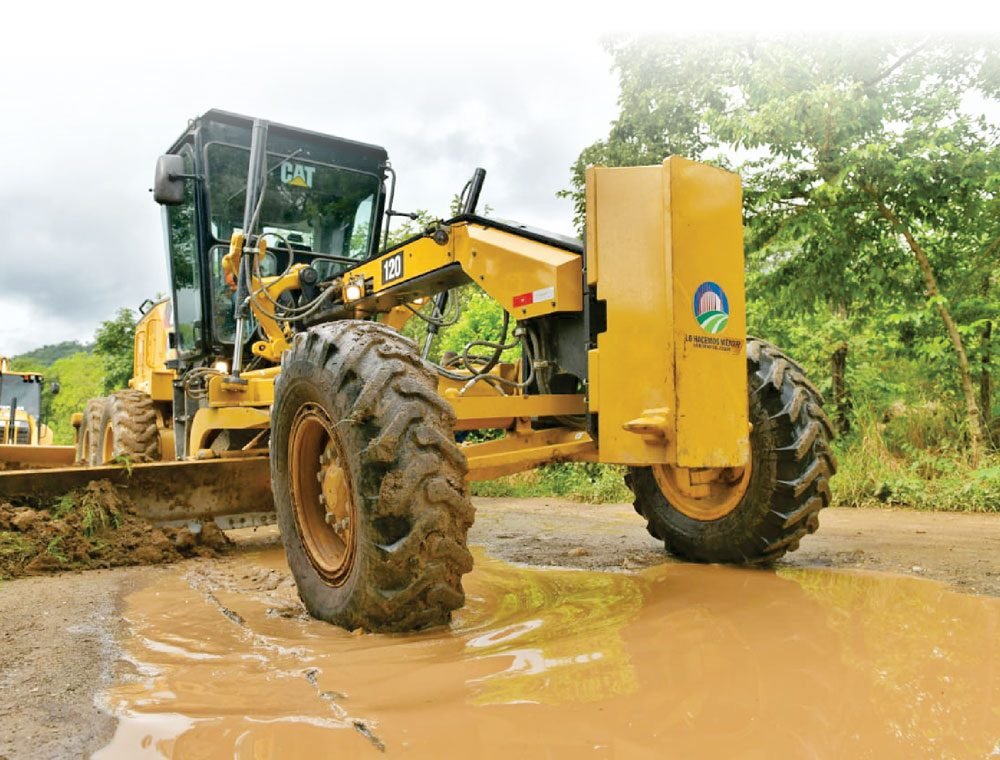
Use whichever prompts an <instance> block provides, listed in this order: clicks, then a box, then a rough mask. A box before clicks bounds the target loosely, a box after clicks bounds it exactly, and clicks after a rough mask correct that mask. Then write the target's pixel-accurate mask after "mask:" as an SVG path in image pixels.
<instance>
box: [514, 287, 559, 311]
mask: <svg viewBox="0 0 1000 760" xmlns="http://www.w3.org/2000/svg"><path fill="white" fill-rule="evenodd" d="M555 299H556V289H555V288H540V289H538V290H533V291H531V292H530V293H521V295H519V296H514V308H515V309H516V308H518V307H519V306H530V305H531V304H533V303H541V302H542V301H554V300H555Z"/></svg>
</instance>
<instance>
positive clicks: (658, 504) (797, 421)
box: [625, 338, 837, 564]
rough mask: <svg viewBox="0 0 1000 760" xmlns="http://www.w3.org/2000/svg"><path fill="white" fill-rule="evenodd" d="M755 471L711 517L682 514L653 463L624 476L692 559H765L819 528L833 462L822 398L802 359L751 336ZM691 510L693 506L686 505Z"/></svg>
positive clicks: (655, 530)
mask: <svg viewBox="0 0 1000 760" xmlns="http://www.w3.org/2000/svg"><path fill="white" fill-rule="evenodd" d="M747 372H748V375H749V377H748V381H749V392H750V422H751V423H752V424H753V430H752V431H751V434H750V450H751V454H750V456H751V460H752V461H751V472H750V475H749V482H748V483H747V484H746V485H745V488H746V490H745V492H744V494H743V496H742V498H741V499H740V501H739V503H738V504H737V505H736V507H735V508H734V509H732V511H730V512H729V513H728V514H726V515H724V516H723V517H720V518H718V519H714V520H698V519H693V518H692V517H690V516H688V514H685V513H684V512H682V511H681V510H680V509H678V508H677V507H676V506H675V505H673V504H671V503H670V502H669V501H668V500H667V498H666V497H665V496H664V494H663V491H662V489H661V488H660V486H659V485H658V484H657V481H656V477H655V476H654V473H653V468H651V467H631V468H629V474H628V475H627V476H626V478H625V482H626V484H627V485H628V486H629V488H631V489H632V492H633V493H634V494H635V509H636V511H637V512H638V513H639V514H640V515H642V516H643V517H645V518H646V520H647V527H648V529H649V532H650V533H651V534H652V535H653V536H654V537H656V538H658V539H660V540H662V541H663V543H664V546H665V547H666V550H667V551H668V552H670V553H671V554H674V555H676V556H678V557H681V558H683V559H686V560H692V561H695V562H735V563H747V564H767V563H769V562H772V561H774V560H776V559H778V558H779V557H781V556H782V555H783V554H785V553H786V552H789V551H794V550H795V549H797V548H798V546H799V541H800V540H801V539H802V537H803V536H805V535H806V534H807V533H813V532H815V530H816V529H817V528H818V527H819V515H818V513H819V511H820V510H821V509H823V508H824V507H826V506H828V505H829V503H830V484H829V481H830V478H831V477H832V476H833V474H834V473H835V472H836V468H837V466H836V461H835V459H834V456H833V452H832V451H831V450H830V445H829V442H830V440H832V438H833V428H832V426H831V425H830V422H829V420H828V419H827V417H826V415H825V414H824V413H823V410H822V407H821V405H822V401H823V400H822V397H821V396H820V393H819V391H817V390H816V388H815V387H814V386H813V385H812V383H810V382H809V381H808V380H807V379H806V377H805V373H804V372H803V370H802V367H800V366H799V365H798V364H796V363H795V362H794V361H792V360H791V359H789V358H788V357H787V356H786V355H785V354H783V353H782V352H781V351H779V350H778V349H777V348H776V347H774V346H772V345H771V344H770V343H766V342H765V341H762V340H758V339H755V338H750V339H748V340H747ZM686 511H687V512H688V513H689V514H690V513H691V510H690V509H688V510H686Z"/></svg>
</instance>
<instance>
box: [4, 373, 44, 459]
mask: <svg viewBox="0 0 1000 760" xmlns="http://www.w3.org/2000/svg"><path fill="white" fill-rule="evenodd" d="M44 384H45V378H44V377H43V376H42V374H41V373H39V372H15V371H14V370H12V369H11V363H10V359H9V358H7V357H6V356H0V450H3V451H5V452H9V453H8V454H7V455H6V456H4V455H2V454H0V463H3V462H8V461H22V460H27V461H29V462H30V461H31V460H33V459H38V457H37V456H31V455H30V454H29V455H28V456H25V451H26V449H25V448H24V447H31V448H32V449H33V450H34V451H33V453H36V454H37V450H38V449H42V448H44V449H48V448H51V447H52V430H51V428H49V426H48V425H46V424H45V423H44V422H43V421H42V387H43V386H44ZM49 390H50V392H51V393H53V394H56V393H58V392H59V383H52V385H51V386H50V388H49ZM8 447H9V448H8ZM15 447H17V448H15ZM43 459H44V457H43Z"/></svg>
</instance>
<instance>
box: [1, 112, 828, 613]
mask: <svg viewBox="0 0 1000 760" xmlns="http://www.w3.org/2000/svg"><path fill="white" fill-rule="evenodd" d="M484 177H485V172H483V171H482V170H476V172H475V174H474V175H473V177H472V179H471V180H470V181H469V183H468V184H467V185H466V188H465V190H464V191H463V193H462V208H461V212H460V213H459V214H458V215H457V216H455V217H453V218H451V219H447V220H441V221H439V222H437V223H435V224H433V225H431V226H429V227H428V228H427V229H425V230H424V231H423V232H422V233H421V234H418V235H416V236H414V237H412V238H410V239H408V240H405V241H403V242H401V243H398V244H395V245H392V246H388V245H386V241H387V240H388V229H387V226H388V222H389V221H390V220H391V219H393V218H394V217H396V216H399V215H400V214H399V212H397V211H396V210H395V209H394V208H393V197H394V188H395V174H394V173H393V171H392V169H391V167H390V165H389V161H388V155H387V153H386V151H385V150H384V149H382V148H379V147H376V146H372V145H367V144H363V143H358V142H352V141H348V140H344V139H339V138H335V137H331V136H327V135H322V134H318V133H315V132H308V131H304V130H301V129H294V128H290V127H287V126H282V125H279V124H276V123H269V122H266V121H263V120H260V119H251V118H246V117H243V116H238V115H235V114H230V113H225V112H221V111H209V112H208V113H206V114H204V115H203V116H202V117H200V118H198V119H195V120H194V121H192V122H191V124H190V126H189V127H188V129H187V130H186V131H185V132H184V133H183V134H182V135H181V137H180V138H179V139H178V140H177V141H176V142H175V143H174V144H173V145H172V146H171V148H170V149H169V151H168V153H167V154H166V155H164V156H162V157H161V158H160V159H159V161H158V163H157V166H156V174H155V185H154V197H155V199H156V201H157V202H158V203H160V204H161V205H162V207H163V213H164V224H165V230H166V244H167V255H168V260H169V266H170V273H171V295H170V298H169V299H168V300H167V301H164V302H161V303H159V304H157V305H155V306H154V307H153V308H151V309H149V310H148V311H147V313H146V314H145V316H144V318H143V320H142V321H141V322H140V324H139V328H138V331H137V335H136V351H135V362H136V364H135V377H134V378H133V380H132V383H131V387H130V388H129V389H128V390H125V391H121V392H118V393H116V394H113V395H112V396H111V397H110V398H108V399H98V400H95V401H94V402H92V403H91V404H90V405H88V410H87V413H86V415H85V419H84V420H83V426H82V430H81V435H80V441H81V445H80V450H79V456H80V458H81V459H83V460H86V461H87V462H88V463H89V464H90V465H91V467H89V468H86V469H84V468H76V469H73V468H69V469H63V470H51V471H49V472H47V473H34V474H31V473H13V474H11V473H7V474H4V475H3V476H0V494H3V493H4V492H7V493H12V492H15V491H34V492H35V493H54V492H55V491H56V490H58V489H59V488H65V487H68V486H69V485H72V484H74V483H79V482H83V481H84V480H85V479H87V478H93V477H115V478H116V482H120V483H122V484H123V485H125V486H127V487H128V488H129V489H130V492H131V493H132V494H133V496H134V497H135V499H136V501H137V502H138V503H139V504H140V505H141V508H142V509H143V510H144V512H145V513H146V514H147V515H149V516H150V517H152V518H153V519H161V520H169V519H191V518H194V517H200V518H203V519H204V518H209V517H216V518H222V517H226V516H228V518H229V519H230V524H239V520H240V519H245V520H249V521H252V520H254V519H256V518H258V517H262V516H265V515H266V514H268V513H270V512H271V511H272V510H273V511H274V512H276V515H277V521H278V524H279V527H280V530H281V535H282V540H283V542H284V546H285V549H286V553H287V557H288V562H289V565H290V567H291V570H292V573H293V575H294V576H295V580H296V582H297V584H298V588H299V593H300V595H301V597H302V599H303V601H304V603H305V605H306V607H307V608H308V609H309V611H310V612H311V613H312V614H313V615H314V616H316V617H319V618H322V619H324V620H328V621H331V622H333V623H337V624H339V625H342V626H345V627H347V628H355V627H363V628H365V629H368V630H408V629H414V628H421V627H425V626H430V625H435V624H440V623H443V622H446V621H447V620H448V619H449V615H450V613H451V611H452V610H454V609H456V608H458V607H460V606H461V605H462V604H463V600H464V596H463V591H462V576H463V574H465V573H467V572H468V571H469V570H470V569H471V567H472V557H471V555H470V554H469V552H468V550H467V548H466V533H467V531H468V529H469V526H470V525H471V524H472V521H473V515H474V510H473V507H472V504H471V502H470V499H469V482H470V481H474V480H485V479H490V478H495V477H498V476H501V475H506V474H510V473H515V472H518V471H523V470H526V469H530V468H534V467H538V466H540V465H545V464H548V463H553V462H568V461H582V462H604V463H612V464H617V465H624V466H625V467H626V468H627V473H628V474H627V476H626V481H627V483H628V485H629V487H630V488H631V490H632V491H633V493H634V494H635V507H636V510H637V511H638V512H639V514H640V515H641V516H642V517H644V518H645V519H646V520H647V522H648V527H649V530H650V532H651V533H652V534H653V535H654V536H655V537H656V538H658V539H660V540H662V541H663V542H664V544H665V546H666V548H667V550H668V551H670V552H672V553H673V554H675V555H677V556H679V557H682V558H685V559H688V560H694V561H708V562H745V563H766V562H769V561H771V560H773V559H775V558H777V557H780V556H781V555H782V554H784V553H785V552H786V551H789V550H792V549H795V548H796V547H797V546H798V543H799V540H800V539H801V538H802V536H803V535H805V534H806V533H808V532H812V531H814V530H815V529H816V527H817V526H818V512H819V510H820V509H822V508H823V507H825V506H826V505H827V504H828V503H829V500H830V488H829V480H830V477H831V476H832V475H833V473H834V469H835V463H834V458H833V455H832V454H831V452H830V448H829V445H828V443H829V440H830V438H831V436H832V432H831V428H830V425H829V423H828V422H827V419H826V417H825V416H824V414H823V412H822V410H821V408H820V405H821V398H820V394H819V393H818V392H817V390H816V389H815V387H814V386H813V385H812V384H811V383H810V382H809V381H808V380H807V379H806V377H805V375H804V373H803V371H802V368H801V367H800V366H799V365H798V364H796V363H795V362H794V361H793V360H792V359H790V358H789V357H788V356H787V355H786V354H784V353H783V352H781V351H780V350H778V349H777V348H775V347H774V346H772V345H770V344H768V343H766V342H764V341H762V340H757V339H754V338H748V337H747V335H746V323H745V302H744V283H743V229H742V214H741V206H742V197H741V187H740V181H739V178H738V177H737V176H735V175H733V174H731V173H729V172H726V171H723V170H721V169H718V168H714V167H711V166H707V165H703V164H699V163H695V162H692V161H688V160H685V159H683V158H679V157H670V158H667V159H666V160H665V161H664V162H663V163H662V164H661V165H657V166H645V167H633V168H604V167H592V168H590V169H588V171H587V176H586V235H585V240H584V241H579V240H575V239H570V238H566V237H562V236H559V235H553V234H550V233H547V232H544V231H541V230H538V229H533V228H531V227H527V226H524V225H521V224H517V223H512V222H508V221H500V220H497V219H492V218H489V217H486V216H482V215H479V214H477V213H476V209H477V205H478V200H479V196H480V192H481V190H482V187H483V182H484ZM463 286H473V287H478V288H480V289H481V290H482V291H483V292H485V293H486V294H487V295H488V296H490V297H491V298H493V299H494V300H495V301H496V302H497V303H498V304H499V305H500V306H501V307H502V309H503V320H502V325H501V326H500V327H499V330H498V333H497V334H494V335H484V336H480V338H479V339H478V340H475V341H472V342H471V343H469V344H468V345H467V346H466V347H465V350H464V351H463V352H461V353H460V354H458V353H456V354H453V355H451V356H450V357H449V359H448V360H447V361H442V362H441V363H435V362H433V361H432V360H431V356H432V355H433V353H434V352H433V346H432V342H433V340H435V335H436V334H437V333H438V331H439V330H440V329H441V328H443V327H445V326H447V325H448V324H450V323H452V322H454V320H455V318H456V317H455V315H456V309H457V308H458V307H459V305H460V299H458V298H456V297H455V294H454V289H456V288H460V287H463ZM414 318H417V319H421V320H424V321H425V322H427V323H428V331H427V336H428V338H427V341H426V342H424V343H423V344H422V345H417V344H416V343H414V342H413V341H411V340H410V339H408V338H406V337H404V336H403V335H401V334H400V332H399V329H400V328H401V326H402V325H404V324H405V322H406V321H407V320H409V319H414ZM512 354H513V355H515V356H517V357H518V358H517V359H516V360H513V361H509V360H507V359H506V357H509V356H511V355H512ZM485 429H489V430H492V431H500V434H499V435H497V434H496V432H494V434H493V435H492V437H490V438H489V440H485V441H483V442H477V443H469V442H464V443H459V442H457V440H456V434H457V437H458V438H462V439H464V438H465V436H464V435H462V432H461V431H476V430H485ZM482 437H485V436H482ZM123 465H124V466H123ZM3 477H6V478H7V481H6V482H4V481H3ZM18 478H20V480H18Z"/></svg>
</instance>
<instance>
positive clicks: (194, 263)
mask: <svg viewBox="0 0 1000 760" xmlns="http://www.w3.org/2000/svg"><path fill="white" fill-rule="evenodd" d="M253 126H254V120H253V119H252V118H249V117H246V116H240V115H238V114H232V113H227V112H225V111H218V110H212V111H208V112H207V113H205V114H204V115H203V116H200V117H199V118H197V119H195V120H194V121H192V122H191V124H190V126H189V127H188V129H187V130H186V131H185V132H184V134H183V135H181V137H180V138H179V139H178V140H177V141H176V142H175V143H174V145H173V146H171V148H170V150H169V151H168V155H167V156H164V157H161V160H160V161H161V163H160V164H158V168H157V187H156V188H154V193H155V194H156V199H157V201H159V202H160V203H162V204H163V207H164V228H165V232H166V246H167V251H168V264H169V267H170V278H171V285H172V288H173V303H174V306H175V314H174V325H175V328H176V329H175V332H174V336H175V337H174V343H175V344H176V345H174V346H173V347H174V348H176V349H177V353H178V357H180V358H181V360H182V363H184V364H192V363H197V362H198V360H199V359H202V358H205V357H210V356H213V355H220V354H222V355H225V354H228V353H230V351H231V349H232V343H233V338H234V335H235V329H236V322H235V318H234V306H235V303H234V299H235V283H234V282H233V281H232V278H230V279H229V280H228V281H227V278H226V275H225V273H224V271H223V266H222V259H223V257H224V256H225V255H226V254H227V253H228V252H229V244H230V239H231V238H232V235H233V233H234V232H242V226H243V220H244V215H245V206H246V195H247V177H248V175H249V169H250V160H251V156H250V146H251V136H252V130H253ZM266 134H267V143H266V151H265V156H266V165H265V166H264V168H263V172H262V174H263V186H264V189H263V196H262V198H261V200H260V202H259V204H258V207H257V211H256V214H257V224H256V225H255V227H254V229H255V231H257V232H258V233H259V234H260V235H261V236H262V237H264V238H265V239H266V241H267V247H268V252H267V254H266V255H265V257H264V260H263V261H261V262H260V273H261V275H262V276H265V277H266V276H273V275H278V274H281V273H282V272H284V271H285V270H286V269H287V268H288V267H290V266H291V265H292V264H298V263H304V264H310V265H311V266H312V267H313V268H314V269H315V270H316V271H317V273H318V275H319V280H320V281H322V280H327V279H330V278H332V277H334V276H336V275H337V274H339V273H340V272H342V271H344V270H346V269H349V268H352V267H355V266H357V265H358V264H360V263H362V262H363V261H366V260H367V259H369V258H371V257H372V256H374V255H375V253H376V251H377V248H378V239H379V230H380V227H381V224H380V221H381V216H382V213H383V211H384V206H385V200H384V198H385V174H386V167H387V165H388V154H387V153H386V151H385V149H384V148H380V147H377V146H374V145H367V144H364V143H359V142H354V141H351V140H345V139H342V138H338V137H333V136H330V135H324V134H319V133H316V132H311V131H308V130H302V129H295V128H292V127H287V126H283V125H280V124H275V123H273V122H270V123H268V124H267V132H266ZM161 166H170V167H175V169H173V170H166V169H163V170H161ZM165 173H169V175H170V178H169V179H167V180H165V181H163V182H162V183H161V175H164V174H165ZM254 333H255V325H253V324H251V325H250V329H248V330H246V331H245V332H244V337H245V338H246V339H247V340H248V341H250V340H252V339H254Z"/></svg>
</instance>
